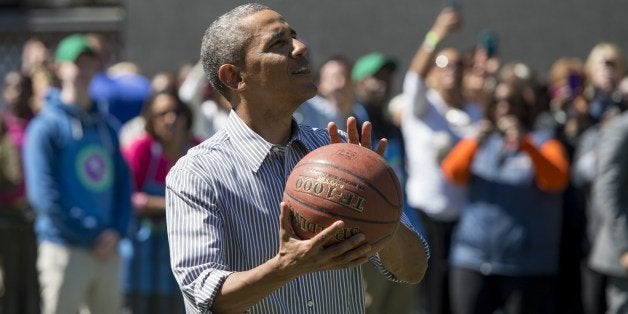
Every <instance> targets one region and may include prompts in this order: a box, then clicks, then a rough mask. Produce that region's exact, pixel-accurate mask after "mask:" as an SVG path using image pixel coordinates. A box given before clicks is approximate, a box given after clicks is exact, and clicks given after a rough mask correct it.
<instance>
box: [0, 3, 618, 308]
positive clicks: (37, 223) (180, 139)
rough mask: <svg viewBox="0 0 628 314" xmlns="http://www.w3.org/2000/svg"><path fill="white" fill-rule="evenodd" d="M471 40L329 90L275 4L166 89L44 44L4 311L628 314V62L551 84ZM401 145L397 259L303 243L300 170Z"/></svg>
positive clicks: (211, 42)
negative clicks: (297, 200) (297, 224)
mask: <svg viewBox="0 0 628 314" xmlns="http://www.w3.org/2000/svg"><path fill="white" fill-rule="evenodd" d="M461 24H462V17H461V15H460V13H459V11H458V10H457V9H456V8H455V7H447V8H444V9H443V10H442V11H441V12H440V13H439V14H438V16H437V17H436V18H435V20H434V22H433V24H432V26H431V28H430V29H429V30H428V32H427V33H425V34H417V38H419V39H421V40H419V41H420V42H421V43H420V45H419V46H418V47H415V49H416V51H415V53H414V56H413V58H412V60H411V62H410V66H409V68H408V69H399V62H398V60H396V59H395V58H394V57H391V56H388V55H385V54H383V53H380V52H373V53H369V54H367V55H364V56H361V57H360V58H358V59H356V60H355V62H354V61H352V60H350V58H348V57H347V56H346V55H344V54H342V52H340V54H338V55H335V56H332V57H330V58H328V59H327V60H326V61H325V62H323V63H322V65H321V66H320V68H319V69H318V71H316V75H315V79H314V80H313V81H312V76H313V75H312V73H310V72H314V70H313V69H311V68H310V67H311V65H310V64H309V63H308V60H307V57H306V56H307V53H306V52H307V47H306V46H305V44H303V43H302V42H301V41H299V40H298V38H297V37H295V36H296V35H295V34H294V30H292V29H291V28H290V27H289V25H288V24H287V22H286V21H285V20H284V19H283V17H281V15H279V13H277V12H275V11H272V9H271V8H268V7H265V6H261V5H244V6H240V7H238V8H236V9H234V10H233V11H230V12H228V13H227V14H225V15H223V16H222V17H220V18H219V19H218V20H217V21H215V22H214V23H213V24H212V26H210V28H209V29H208V30H207V32H206V34H205V37H204V39H203V42H202V43H201V45H202V53H201V58H200V60H199V61H198V62H197V63H195V64H188V65H186V66H184V67H182V68H181V69H180V71H179V72H177V73H169V72H161V73H157V74H156V75H154V76H153V77H151V78H148V77H146V76H145V75H144V74H142V72H141V69H140V68H139V67H138V66H137V65H136V64H134V63H133V62H118V63H115V64H112V60H110V57H109V56H110V54H109V53H108V49H109V48H108V46H107V42H106V41H104V40H103V38H102V37H101V36H99V35H98V34H91V33H90V34H73V35H70V36H68V37H66V38H64V39H63V40H61V41H60V42H59V43H58V44H57V45H55V47H46V45H44V44H43V43H42V41H40V40H38V39H36V38H33V39H30V40H28V41H27V42H26V43H24V47H23V57H22V66H21V68H20V69H15V70H14V71H11V72H9V73H8V74H6V75H5V77H4V80H3V85H2V102H3V106H2V108H1V110H0V313H46V314H48V313H76V311H77V310H79V309H87V311H89V312H90V313H92V314H98V313H105V314H109V313H184V312H186V311H187V312H188V313H197V312H198V313H204V312H205V311H208V310H213V311H216V312H220V311H221V310H224V311H232V310H238V311H240V310H243V309H244V310H246V309H249V308H250V309H251V311H252V312H255V311H258V312H277V313H279V312H281V313H283V312H286V313H292V312H305V311H313V312H343V313H345V312H363V311H365V312H366V313H389V312H391V313H395V312H396V313H433V314H440V313H446V314H447V313H455V314H462V313H494V312H496V311H497V312H501V313H576V314H578V313H582V314H584V313H587V314H588V313H593V314H595V313H628V199H626V196H625V195H628V194H625V193H624V191H626V189H627V188H628V159H627V157H628V112H626V113H625V109H626V108H628V73H627V71H626V65H625V62H626V59H625V55H624V53H623V52H622V51H621V49H620V48H619V47H618V45H616V44H614V43H610V42H601V43H592V48H591V50H590V53H589V54H588V56H586V58H579V57H573V56H567V57H564V58H559V59H558V60H556V61H555V62H554V63H553V65H552V66H551V68H550V69H547V73H548V74H547V77H541V76H539V75H538V74H537V73H538V71H536V70H535V69H532V68H531V67H530V66H529V65H527V64H526V63H525V62H504V61H503V60H505V59H507V57H508V56H503V55H500V51H499V49H498V48H499V45H498V43H499V42H498V36H497V34H495V33H491V32H485V33H482V34H481V36H480V40H479V41H478V44H477V46H474V47H471V48H470V49H469V50H465V51H460V50H458V49H455V48H451V47H442V42H443V41H444V40H445V39H447V38H448V36H450V35H451V34H453V33H454V32H456V31H457V30H459V29H460V27H461ZM251 27H255V29H257V30H258V31H257V32H250V28H251ZM224 29H230V30H231V31H230V32H224ZM229 36H234V37H233V38H232V37H229ZM238 36H239V37H238ZM236 37H237V40H234V38H236ZM247 39H248V40H247ZM228 41H233V42H234V43H232V45H226V44H224V43H225V42H228ZM249 42H250V43H251V44H245V43H249ZM238 45H240V46H238ZM243 47H246V50H244V48H243ZM53 48H54V49H53ZM229 49H231V50H229ZM238 49H242V51H238V52H237V53H235V52H234V51H235V50H238ZM283 63H285V64H287V67H288V69H289V71H288V72H290V74H291V76H290V77H287V78H286V77H284V76H285V75H286V73H285V72H286V70H285V69H284V68H280V69H279V66H278V65H283ZM244 65H247V66H246V67H245V66H244ZM262 69H263V70H262ZM400 70H403V71H405V76H404V79H403V82H402V86H403V87H402V92H401V93H400V94H399V95H391V91H392V90H393V86H394V85H393V84H394V81H393V78H394V77H395V73H397V71H400ZM293 121H296V122H297V123H298V125H299V126H298V127H297V126H296V124H293ZM330 122H333V124H330ZM365 122H367V123H366V124H364V123H365ZM306 126H311V127H306ZM345 126H346V128H345ZM312 127H313V128H312ZM338 128H340V129H343V130H344V132H342V131H341V132H340V135H338V133H337V132H336V131H337V129H338ZM382 138H385V139H386V140H385V141H383V142H381V141H380V142H379V144H380V145H385V147H386V150H385V151H383V152H382V151H380V153H381V154H382V156H383V157H384V158H385V159H386V160H387V161H388V163H389V164H390V165H391V166H392V167H393V169H395V171H396V173H397V175H398V177H399V178H400V181H401V182H402V185H403V186H404V190H405V193H404V215H403V217H402V223H401V228H400V229H399V231H398V232H397V233H396V235H395V237H394V239H392V240H391V241H390V242H387V243H386V244H385V245H382V246H381V247H376V248H375V247H371V246H370V245H368V244H365V243H362V242H361V240H360V238H359V237H355V238H352V239H353V240H350V241H346V243H344V244H341V245H338V247H332V248H330V247H326V246H323V243H324V240H325V239H324V236H325V235H326V234H327V233H330V232H332V231H331V230H333V229H335V228H340V227H341V224H334V225H332V226H330V227H329V229H330V230H328V231H325V232H322V233H321V236H320V237H319V238H313V239H311V240H308V241H295V240H294V238H293V236H291V235H290V228H289V227H288V225H289V223H286V219H289V215H288V214H287V213H288V209H287V208H286V207H285V205H284V204H282V205H281V206H280V201H281V192H282V191H283V186H284V185H285V179H286V178H287V174H289V171H290V169H291V168H292V167H293V166H294V164H295V163H296V162H297V161H298V159H299V158H300V157H302V156H303V155H304V154H305V153H307V151H309V150H311V149H313V148H315V147H318V146H321V145H325V144H328V143H330V142H338V141H348V142H351V143H354V144H361V145H363V146H367V147H371V143H376V144H375V145H372V146H373V149H377V146H378V145H377V143H378V141H379V140H380V139H382ZM177 162H178V163H177ZM175 165H176V166H175ZM171 170H172V171H171ZM252 222H255V223H252ZM252 226H258V227H252ZM251 228H252V229H251ZM428 244H429V245H428ZM278 251H279V253H277V252H278ZM425 267H427V270H425ZM423 272H425V276H423ZM337 281H342V282H345V283H346V286H343V288H342V289H340V288H339V287H338V286H337ZM419 281H420V283H419V284H418V285H416V283H417V282H419ZM413 283H414V284H413ZM340 290H342V291H340ZM340 292H341V293H340ZM356 303H359V304H361V305H356Z"/></svg>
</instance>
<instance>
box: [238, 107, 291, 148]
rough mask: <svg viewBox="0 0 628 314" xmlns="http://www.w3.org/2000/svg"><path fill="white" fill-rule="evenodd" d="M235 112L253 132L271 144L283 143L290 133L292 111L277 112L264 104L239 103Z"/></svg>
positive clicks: (286, 141)
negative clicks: (254, 105)
mask: <svg viewBox="0 0 628 314" xmlns="http://www.w3.org/2000/svg"><path fill="white" fill-rule="evenodd" d="M236 113H237V114H238V116H240V119H242V121H244V123H245V124H246V125H247V126H248V127H250V128H251V130H253V131H254V132H255V133H257V134H259V135H260V136H261V137H262V138H264V139H265V140H266V141H268V142H269V143H272V144H278V145H285V144H287V143H288V141H289V140H290V136H291V134H292V112H289V111H284V112H277V111H274V110H272V108H268V107H266V108H264V106H258V107H254V108H253V109H251V108H250V106H246V105H243V104H239V105H238V106H237V109H236Z"/></svg>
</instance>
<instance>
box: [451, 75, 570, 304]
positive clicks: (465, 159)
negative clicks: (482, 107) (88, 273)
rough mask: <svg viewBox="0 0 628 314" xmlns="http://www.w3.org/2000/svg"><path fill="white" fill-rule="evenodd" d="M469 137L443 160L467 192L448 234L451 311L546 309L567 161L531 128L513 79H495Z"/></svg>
mask: <svg viewBox="0 0 628 314" xmlns="http://www.w3.org/2000/svg"><path fill="white" fill-rule="evenodd" d="M492 98H493V99H492V100H491V101H490V103H489V106H488V108H487V111H486V113H487V114H486V120H485V121H483V124H482V125H481V127H480V131H479V132H478V134H477V135H476V137H472V138H467V139H463V140H461V141H460V142H458V144H456V146H454V148H453V149H452V150H451V152H450V153H449V154H448V155H447V156H446V157H445V159H444V160H443V162H442V170H443V172H444V175H445V177H446V178H447V179H448V180H451V181H453V182H455V183H458V184H462V185H466V186H467V187H468V188H469V190H468V193H469V194H468V199H467V201H466V203H465V205H464V206H463V210H462V212H461V218H460V221H459V223H458V225H457V226H456V228H455V230H454V235H453V238H452V246H451V254H450V263H451V265H452V274H451V282H450V287H451V290H450V291H451V300H452V309H453V312H454V313H475V314H477V313H487V314H488V313H493V312H494V311H495V310H497V309H501V310H503V311H504V313H553V311H554V305H553V304H554V286H555V276H556V275H557V273H558V257H559V241H560V224H561V193H560V192H562V190H563V189H564V188H565V187H566V186H567V183H568V167H569V165H568V161H567V158H566V156H565V153H564V149H563V147H562V145H561V144H560V142H559V141H557V140H556V139H554V138H552V137H551V135H550V134H549V133H550V132H531V131H530V130H531V124H532V121H533V117H532V114H531V112H532V105H531V104H529V103H528V102H527V101H526V98H525V96H524V91H523V90H522V88H521V87H520V86H517V85H515V84H512V83H511V84H508V83H499V84H498V85H497V87H496V89H495V91H494V94H493V97H492Z"/></svg>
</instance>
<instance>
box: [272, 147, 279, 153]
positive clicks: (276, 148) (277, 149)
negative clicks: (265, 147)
mask: <svg viewBox="0 0 628 314" xmlns="http://www.w3.org/2000/svg"><path fill="white" fill-rule="evenodd" d="M271 150H272V151H273V153H276V152H279V147H277V146H273V148H271Z"/></svg>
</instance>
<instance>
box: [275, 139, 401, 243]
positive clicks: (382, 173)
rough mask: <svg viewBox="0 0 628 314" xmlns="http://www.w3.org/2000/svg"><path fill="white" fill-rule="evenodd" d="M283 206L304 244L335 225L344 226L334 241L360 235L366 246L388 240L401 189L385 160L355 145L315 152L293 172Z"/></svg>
mask: <svg viewBox="0 0 628 314" xmlns="http://www.w3.org/2000/svg"><path fill="white" fill-rule="evenodd" d="M283 201H284V202H286V203H287V204H288V206H289V208H290V210H291V213H292V217H291V218H292V219H291V221H292V227H293V229H294V232H295V233H296V235H297V236H298V237H300V238H301V239H309V238H311V237H313V236H314V235H316V234H317V233H319V232H321V231H322V230H323V229H325V228H326V227H328V226H330V225H331V224H332V223H333V222H335V221H337V220H343V221H344V222H345V226H344V228H343V230H342V231H340V232H338V233H336V235H335V237H334V239H333V241H334V242H341V241H343V240H345V239H347V238H349V237H351V236H352V235H354V234H357V233H363V234H364V235H365V236H366V241H368V242H369V243H370V244H371V245H373V244H377V243H378V242H380V241H382V240H384V239H386V238H388V237H390V236H392V234H393V233H394V232H395V230H396V229H397V227H398V226H399V219H400V217H401V212H402V190H401V185H400V183H399V179H398V178H397V175H396V174H395V172H394V170H393V169H392V168H391V167H390V166H389V165H388V164H387V163H386V160H384V158H382V157H381V156H379V155H378V154H377V153H375V152H374V151H372V150H370V149H367V148H364V147H361V146H359V145H355V144H348V143H337V144H330V145H326V146H322V147H319V148H317V149H315V150H313V151H311V152H310V153H308V154H307V155H305V156H304V157H303V158H302V159H301V160H300V161H299V162H298V163H297V164H296V165H295V167H294V169H293V170H292V172H291V173H290V175H289V176H288V180H287V182H286V188H285V190H284V195H283Z"/></svg>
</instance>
